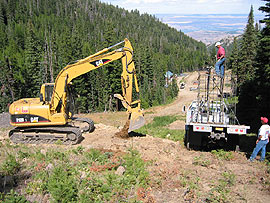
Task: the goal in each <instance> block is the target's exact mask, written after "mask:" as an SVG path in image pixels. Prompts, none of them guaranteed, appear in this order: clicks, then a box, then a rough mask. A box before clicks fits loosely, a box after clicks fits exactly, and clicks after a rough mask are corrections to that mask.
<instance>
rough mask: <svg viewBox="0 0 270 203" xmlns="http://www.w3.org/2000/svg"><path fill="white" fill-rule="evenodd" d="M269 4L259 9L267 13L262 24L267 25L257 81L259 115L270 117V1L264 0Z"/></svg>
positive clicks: (262, 34) (258, 56) (263, 37)
mask: <svg viewBox="0 0 270 203" xmlns="http://www.w3.org/2000/svg"><path fill="white" fill-rule="evenodd" d="M264 1H266V2H267V3H266V4H265V6H261V7H260V8H259V10H260V11H262V12H263V13H265V18H264V19H263V20H261V21H260V22H261V23H265V27H264V28H263V29H262V32H261V36H260V42H259V47H260V49H258V54H257V59H256V61H257V70H256V81H257V85H258V92H257V97H256V98H257V101H258V107H259V113H260V115H262V116H267V117H268V116H269V114H270V109H269V106H270V95H269V89H270V0H264Z"/></svg>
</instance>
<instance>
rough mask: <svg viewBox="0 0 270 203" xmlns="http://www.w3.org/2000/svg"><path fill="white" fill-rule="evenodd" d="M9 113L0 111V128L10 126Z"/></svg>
mask: <svg viewBox="0 0 270 203" xmlns="http://www.w3.org/2000/svg"><path fill="white" fill-rule="evenodd" d="M9 121H10V115H9V113H6V112H4V113H0V128H5V127H11V125H10V123H9Z"/></svg>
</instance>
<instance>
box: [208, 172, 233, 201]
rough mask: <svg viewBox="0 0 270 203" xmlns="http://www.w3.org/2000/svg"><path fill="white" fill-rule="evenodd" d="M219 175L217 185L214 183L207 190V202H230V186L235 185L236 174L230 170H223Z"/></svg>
mask: <svg viewBox="0 0 270 203" xmlns="http://www.w3.org/2000/svg"><path fill="white" fill-rule="evenodd" d="M221 176H222V177H221V178H220V179H219V180H218V183H217V185H214V187H213V188H212V189H211V191H210V192H209V194H208V197H207V198H206V200H207V202H216V203H219V202H231V197H230V193H231V191H232V189H231V188H232V187H233V186H234V185H235V182H236V175H235V174H233V173H232V172H231V171H228V172H227V171H225V172H223V173H222V174H221Z"/></svg>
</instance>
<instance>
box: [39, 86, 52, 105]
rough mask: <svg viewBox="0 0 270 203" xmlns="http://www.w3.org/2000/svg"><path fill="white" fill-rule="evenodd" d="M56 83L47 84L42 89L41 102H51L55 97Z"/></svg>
mask: <svg viewBox="0 0 270 203" xmlns="http://www.w3.org/2000/svg"><path fill="white" fill-rule="evenodd" d="M53 88H54V83H45V84H43V85H42V86H41V88H40V97H39V98H40V102H44V103H49V102H51V99H52V95H53Z"/></svg>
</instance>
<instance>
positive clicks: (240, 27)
mask: <svg viewBox="0 0 270 203" xmlns="http://www.w3.org/2000/svg"><path fill="white" fill-rule="evenodd" d="M155 16H156V17H157V18H158V19H160V20H161V21H162V22H163V23H166V24H168V25H169V26H171V27H174V28H176V29H177V30H180V31H182V32H184V33H185V34H187V35H188V36H190V37H192V38H193V39H196V40H198V41H202V42H203V43H205V44H206V45H210V44H213V43H215V42H216V41H219V40H221V39H224V38H231V39H233V37H235V36H239V35H241V34H242V33H243V31H244V28H245V26H246V24H247V19H248V14H193V15H181V14H157V15H155ZM254 18H255V22H259V20H261V19H263V18H264V15H262V14H260V15H255V17H254Z"/></svg>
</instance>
